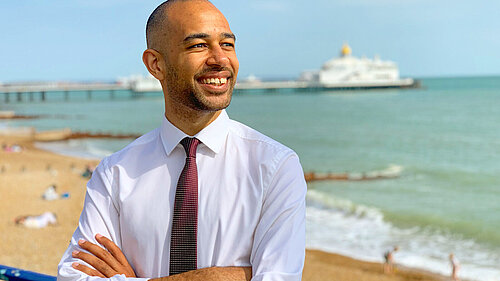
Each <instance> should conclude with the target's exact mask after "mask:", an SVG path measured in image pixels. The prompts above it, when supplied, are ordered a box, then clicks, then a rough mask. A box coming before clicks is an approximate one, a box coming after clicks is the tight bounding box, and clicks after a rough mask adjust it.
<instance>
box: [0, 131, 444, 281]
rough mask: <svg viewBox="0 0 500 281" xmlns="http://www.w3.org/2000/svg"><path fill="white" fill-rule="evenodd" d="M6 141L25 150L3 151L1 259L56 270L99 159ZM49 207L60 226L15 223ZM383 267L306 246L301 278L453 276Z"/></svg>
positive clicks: (13, 138)
mask: <svg viewBox="0 0 500 281" xmlns="http://www.w3.org/2000/svg"><path fill="white" fill-rule="evenodd" d="M3 144H6V145H12V144H18V145H20V146H21V147H22V148H23V149H22V151H21V152H5V151H0V194H1V196H0V206H1V207H2V208H0V227H1V229H2V231H0V241H1V243H0V264H3V265H7V266H12V267H18V268H22V269H27V270H32V271H36V272H40V273H45V274H50V275H55V274H56V270H57V264H58V263H59V260H60V258H61V256H62V254H63V252H64V250H65V249H66V247H67V244H68V241H69V239H70V237H71V235H72V233H73V231H74V230H75V228H76V226H77V223H78V217H79V215H80V211H81V208H82V206H83V200H84V195H85V184H86V182H87V179H86V178H83V177H82V176H81V174H82V172H83V171H84V168H85V166H86V165H87V164H90V165H96V164H97V162H96V161H93V160H85V159H77V158H71V157H66V156H61V155H56V154H54V153H50V152H46V151H42V150H39V149H36V148H35V147H34V146H33V142H32V140H31V139H30V138H29V137H21V136H5V135H1V134H0V145H3ZM53 184H55V185H57V192H58V193H60V194H61V193H66V192H67V193H69V194H70V196H69V198H67V199H58V200H55V201H45V200H42V198H41V195H42V193H43V192H44V190H45V189H46V188H47V187H48V186H50V185H53ZM46 211H50V212H54V213H55V214H57V218H58V224H57V225H56V226H49V227H46V228H43V229H28V228H24V227H20V226H18V225H16V224H15V223H14V218H15V217H17V216H21V215H38V214H41V213H43V212H46ZM382 268H383V267H382V265H381V264H379V263H370V262H363V261H358V260H354V259H351V258H348V257H344V256H340V255H336V254H331V253H326V252H322V251H318V250H308V251H307V253H306V263H305V269H304V274H303V280H305V281H322V280H343V281H349V280H353V281H354V280H357V281H358V280H367V281H371V280H374V281H375V280H449V279H448V278H446V277H443V276H439V275H435V274H431V273H427V272H424V271H420V270H413V269H407V268H398V270H397V272H396V273H395V274H393V275H384V274H383V270H382Z"/></svg>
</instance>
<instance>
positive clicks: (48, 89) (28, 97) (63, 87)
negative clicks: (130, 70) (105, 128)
mask: <svg viewBox="0 0 500 281" xmlns="http://www.w3.org/2000/svg"><path fill="white" fill-rule="evenodd" d="M124 90H125V91H128V92H129V93H128V94H129V95H130V96H131V97H137V95H140V93H137V92H135V91H133V89H132V88H131V87H130V86H129V85H123V84H117V83H29V84H28V83H27V84H21V83H19V84H0V102H1V101H3V102H5V103H9V102H11V101H16V102H22V101H30V102H32V101H34V100H35V98H36V97H38V100H40V101H45V100H46V99H47V98H48V95H50V94H54V93H62V94H63V99H64V100H69V99H70V96H71V95H72V94H74V93H75V92H80V93H84V95H85V97H86V99H87V100H91V99H92V98H93V95H94V94H95V92H100V93H99V95H102V94H103V93H102V92H107V93H108V95H109V98H110V99H114V98H115V96H116V94H117V91H124ZM123 94H124V93H120V95H123Z"/></svg>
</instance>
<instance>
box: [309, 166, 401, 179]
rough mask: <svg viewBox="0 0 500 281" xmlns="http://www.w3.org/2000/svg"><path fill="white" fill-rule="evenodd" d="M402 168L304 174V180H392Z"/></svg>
mask: <svg viewBox="0 0 500 281" xmlns="http://www.w3.org/2000/svg"><path fill="white" fill-rule="evenodd" d="M402 171H403V167H401V166H397V165H391V166H389V167H388V168H387V169H384V170H380V171H370V172H352V173H347V172H346V173H315V172H306V173H304V178H305V179H306V182H313V181H370V180H381V179H394V178H398V177H400V176H401V172H402Z"/></svg>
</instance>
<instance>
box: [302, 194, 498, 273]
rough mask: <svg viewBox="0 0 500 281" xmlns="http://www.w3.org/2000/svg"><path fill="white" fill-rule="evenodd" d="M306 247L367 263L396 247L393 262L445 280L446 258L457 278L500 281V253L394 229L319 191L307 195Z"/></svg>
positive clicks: (422, 230)
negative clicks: (453, 262)
mask: <svg viewBox="0 0 500 281" xmlns="http://www.w3.org/2000/svg"><path fill="white" fill-rule="evenodd" d="M306 219H307V246H308V247H310V248H316V249H321V250H325V251H329V252H334V253H339V254H343V255H347V256H351V257H353V258H357V259H361V260H366V261H376V262H382V261H383V253H384V252H385V251H387V250H389V249H391V248H392V247H394V246H395V245H398V246H399V247H400V249H401V250H400V251H399V252H398V253H397V254H396V255H395V259H396V262H397V263H399V264H401V265H404V266H408V267H414V268H421V269H425V270H429V271H432V272H436V273H440V274H444V275H449V273H450V265H449V261H448V255H449V253H451V252H454V253H455V255H456V256H457V257H458V259H460V261H461V265H462V269H461V271H460V276H461V277H463V278H467V279H470V280H500V270H499V269H498V264H500V254H499V251H498V249H492V248H490V247H488V246H487V245H483V244H479V243H478V242H476V241H475V240H473V239H467V238H464V237H462V236H461V235H458V234H455V233H451V232H449V231H444V230H440V229H436V228H434V227H422V226H413V227H405V228H401V227H397V226H395V225H393V224H392V223H391V222H389V221H387V219H386V218H385V216H384V213H383V212H382V211H381V210H379V209H377V208H373V207H369V206H364V205H359V204H355V203H353V202H352V201H350V200H346V199H343V198H337V197H334V196H332V195H331V194H328V193H324V192H321V191H317V190H309V191H308V194H307V213H306Z"/></svg>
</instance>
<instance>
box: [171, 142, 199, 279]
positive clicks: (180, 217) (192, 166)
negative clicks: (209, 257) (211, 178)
mask: <svg viewBox="0 0 500 281" xmlns="http://www.w3.org/2000/svg"><path fill="white" fill-rule="evenodd" d="M199 143H200V141H199V140H198V139H196V138H184V139H183V140H182V141H181V144H182V146H183V147H184V149H185V150H186V164H185V165H184V169H183V170H182V173H181V175H180V177H179V182H178V183H177V189H176V191H175V204H174V218H173V220H172V236H171V238H170V275H174V274H178V273H183V272H186V271H190V270H194V269H196V268H197V256H196V248H197V243H196V234H197V229H198V171H197V168H196V147H197V146H198V144H199Z"/></svg>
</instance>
